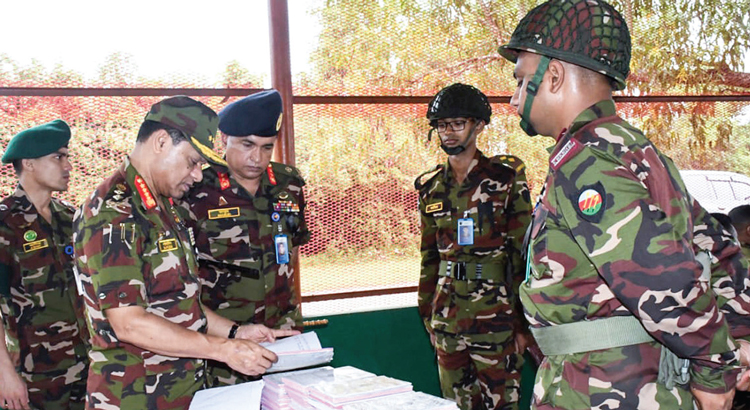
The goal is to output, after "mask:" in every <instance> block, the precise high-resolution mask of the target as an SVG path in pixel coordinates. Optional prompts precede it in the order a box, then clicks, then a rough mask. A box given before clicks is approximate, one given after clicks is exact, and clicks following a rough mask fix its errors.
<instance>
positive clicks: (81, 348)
mask: <svg viewBox="0 0 750 410" xmlns="http://www.w3.org/2000/svg"><path fill="white" fill-rule="evenodd" d="M50 210H51V213H52V219H51V223H48V222H47V221H46V220H44V218H42V217H41V216H40V215H39V214H38V213H37V210H36V208H34V205H33V204H32V203H31V201H30V200H29V197H28V196H27V194H26V192H25V191H24V190H23V188H22V187H21V186H20V185H19V186H18V187H17V188H16V191H15V193H14V194H13V195H11V196H9V197H7V198H5V199H3V200H2V202H0V276H2V277H3V278H0V279H2V280H0V282H4V283H7V284H8V285H9V288H7V289H0V309H2V313H3V315H2V316H3V321H4V325H5V328H6V330H7V331H8V332H9V334H12V335H14V336H16V335H17V336H18V339H19V340H18V341H19V347H20V354H21V356H20V358H21V367H20V369H19V370H20V372H21V375H22V376H23V378H24V380H25V381H26V382H27V383H29V388H30V391H31V393H32V394H33V393H34V392H33V389H34V385H35V383H36V382H40V383H42V382H43V381H45V380H51V379H53V378H57V379H58V380H59V379H64V380H65V384H71V383H75V382H77V381H81V380H85V378H86V368H87V363H88V360H87V358H86V343H85V341H86V340H87V339H88V332H87V330H86V327H85V323H84V322H83V319H82V317H83V305H82V303H81V299H80V298H79V297H78V293H77V291H76V285H75V279H74V275H73V246H72V245H73V241H72V239H71V237H72V233H73V223H72V219H73V208H72V207H71V206H70V205H69V204H67V203H65V202H63V201H60V200H58V199H55V198H52V201H51V202H50ZM3 342H4V341H3ZM42 385H43V384H42ZM33 401H34V400H32V402H33Z"/></svg>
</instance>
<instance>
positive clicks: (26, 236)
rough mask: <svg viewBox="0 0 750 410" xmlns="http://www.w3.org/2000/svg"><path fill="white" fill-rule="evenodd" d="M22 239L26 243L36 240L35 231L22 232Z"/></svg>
mask: <svg viewBox="0 0 750 410" xmlns="http://www.w3.org/2000/svg"><path fill="white" fill-rule="evenodd" d="M23 239H24V240H25V241H26V242H31V241H35V240H36V232H35V231H31V230H29V231H26V232H24V234H23Z"/></svg>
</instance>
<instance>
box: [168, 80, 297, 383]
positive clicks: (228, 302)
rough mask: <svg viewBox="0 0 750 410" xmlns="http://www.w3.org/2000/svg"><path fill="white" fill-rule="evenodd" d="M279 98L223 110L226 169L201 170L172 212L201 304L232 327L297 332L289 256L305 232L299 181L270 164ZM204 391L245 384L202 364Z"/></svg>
mask: <svg viewBox="0 0 750 410" xmlns="http://www.w3.org/2000/svg"><path fill="white" fill-rule="evenodd" d="M281 120H282V105H281V95H280V94H279V93H278V91H276V90H269V91H263V92H260V93H256V94H252V95H250V96H248V97H245V98H242V99H240V100H238V101H235V102H233V103H232V104H229V105H228V106H226V107H225V108H224V109H223V110H222V111H221V112H220V113H219V129H220V130H221V131H222V138H223V141H224V143H225V144H226V147H227V149H226V161H227V165H228V168H227V169H216V168H208V169H206V170H204V171H203V176H204V181H203V182H202V183H201V184H198V185H196V187H195V188H194V189H192V190H191V191H190V192H189V193H188V195H187V196H186V197H185V200H184V201H181V202H180V206H181V207H182V208H184V210H185V212H186V214H187V215H188V217H187V220H188V226H190V227H192V228H193V229H194V230H195V237H196V243H197V247H198V262H199V264H200V276H201V281H202V283H203V292H204V293H203V302H204V303H205V304H206V305H207V306H209V307H210V308H212V309H215V310H216V313H218V314H220V315H221V316H224V317H226V318H228V319H231V320H233V321H235V322H238V323H258V324H265V325H266V326H268V327H270V328H282V329H293V328H295V329H297V328H301V326H302V315H301V313H300V309H299V300H297V296H296V292H295V289H296V286H297V284H296V283H295V281H294V264H293V263H292V259H291V257H290V256H292V257H293V256H296V255H297V249H298V247H299V246H300V245H303V244H305V243H306V242H307V241H308V240H309V238H310V233H309V231H308V229H307V224H306V223H305V216H304V212H305V199H304V195H303V191H302V187H303V186H304V184H305V181H304V180H303V179H302V177H301V176H300V174H299V171H297V169H296V168H294V167H291V166H288V165H284V164H279V163H275V162H272V161H271V157H272V155H273V149H274V144H275V143H276V138H277V135H278V132H279V127H280V126H281ZM208 369H209V377H208V380H209V384H211V385H213V386H219V385H227V384H235V383H238V382H243V381H247V380H249V379H248V378H247V377H246V376H243V375H242V374H240V373H238V372H236V371H232V370H231V369H230V368H229V367H227V366H226V365H224V364H223V363H215V362H211V363H209V367H208Z"/></svg>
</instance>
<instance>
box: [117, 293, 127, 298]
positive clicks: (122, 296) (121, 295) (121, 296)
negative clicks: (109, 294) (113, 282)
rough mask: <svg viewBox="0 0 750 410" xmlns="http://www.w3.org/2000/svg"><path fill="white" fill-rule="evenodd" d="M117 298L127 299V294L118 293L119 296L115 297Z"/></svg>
mask: <svg viewBox="0 0 750 410" xmlns="http://www.w3.org/2000/svg"><path fill="white" fill-rule="evenodd" d="M117 297H119V298H120V299H123V298H126V297H128V294H127V293H125V292H120V293H119V294H118V295H117Z"/></svg>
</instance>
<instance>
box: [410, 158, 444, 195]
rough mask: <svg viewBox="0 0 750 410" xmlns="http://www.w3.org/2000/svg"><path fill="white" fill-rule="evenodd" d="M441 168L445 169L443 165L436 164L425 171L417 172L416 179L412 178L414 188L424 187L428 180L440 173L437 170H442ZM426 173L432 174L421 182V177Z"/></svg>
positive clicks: (420, 188)
mask: <svg viewBox="0 0 750 410" xmlns="http://www.w3.org/2000/svg"><path fill="white" fill-rule="evenodd" d="M443 169H445V165H443V164H438V165H435V166H434V167H432V168H430V170H429V171H426V172H423V173H421V174H419V176H418V177H417V179H415V180H414V189H416V190H417V191H420V190H422V188H423V187H425V186H426V185H427V183H428V182H430V181H431V180H432V179H433V178H435V177H436V176H438V175H439V174H440V172H438V171H442V170H443ZM433 173H434V174H433ZM428 174H432V175H430V177H429V178H427V180H426V181H425V182H422V177H424V176H425V175H428Z"/></svg>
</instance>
